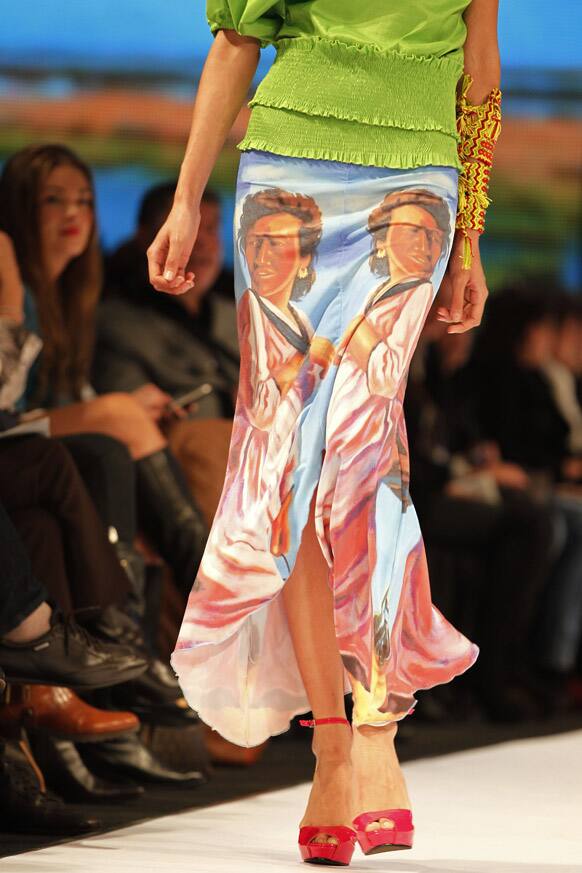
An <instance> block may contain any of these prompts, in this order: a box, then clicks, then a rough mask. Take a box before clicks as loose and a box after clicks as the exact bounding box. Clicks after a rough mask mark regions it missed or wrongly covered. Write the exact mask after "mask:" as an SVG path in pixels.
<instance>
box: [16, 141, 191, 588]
mask: <svg viewBox="0 0 582 873" xmlns="http://www.w3.org/2000/svg"><path fill="white" fill-rule="evenodd" d="M94 201H95V193H94V188H93V181H92V176H91V171H90V170H89V167H88V166H87V165H86V164H85V163H84V162H83V161H82V160H81V159H80V158H79V157H78V156H77V155H76V154H75V153H74V152H72V151H71V150H70V149H68V148H66V147H64V146H61V145H41V146H29V147H28V148H25V149H22V150H21V151H20V152H17V153H16V154H15V155H13V156H12V158H10V160H9V161H8V162H7V163H6V165H5V167H4V169H3V171H2V174H1V176H0V204H1V206H0V231H2V232H3V239H4V245H3V246H2V252H3V261H4V262H5V263H3V264H2V273H3V274H4V275H8V276H10V277H12V278H11V281H10V282H4V283H3V284H2V288H1V289H0V307H1V310H2V312H1V314H2V316H3V317H4V318H8V319H10V320H11V322H12V323H13V324H15V325H17V324H22V323H24V324H25V326H26V328H27V329H28V330H29V331H30V332H34V333H38V334H40V336H41V338H42V342H43V349H42V353H41V355H40V358H39V359H38V362H37V363H38V366H37V365H36V364H35V365H34V366H33V368H32V370H31V374H30V376H29V379H28V383H27V387H26V393H25V401H24V402H25V405H27V406H30V405H31V404H33V405H35V406H36V405H42V406H45V407H47V410H48V411H47V415H48V417H49V420H50V431H51V436H55V437H65V436H66V437H67V438H69V437H70V436H71V435H75V434H88V433H101V434H106V435H108V436H110V437H114V438H116V439H117V440H119V441H120V442H122V443H124V444H125V446H127V449H128V450H129V452H130V454H131V456H132V458H133V459H134V462H135V469H136V473H137V493H138V495H139V498H140V500H139V508H140V513H141V519H140V520H141V524H142V527H143V528H144V529H145V530H146V532H147V533H148V535H149V536H150V537H151V539H152V541H153V542H154V544H155V546H156V547H157V548H158V549H159V551H160V552H161V554H162V556H163V557H164V558H165V560H166V561H167V562H168V563H169V565H170V566H171V567H172V569H173V571H174V575H175V578H176V582H177V584H178V585H179V586H181V587H182V588H184V589H185V588H187V587H189V585H190V583H191V580H192V577H193V575H194V574H195V572H196V569H197V567H198V563H199V560H200V555H201V552H202V549H203V546H204V542H205V539H206V526H205V523H204V521H203V519H202V517H201V515H200V512H199V510H198V507H197V506H196V505H195V504H194V502H193V500H192V498H191V496H190V493H189V490H188V487H187V485H186V482H185V480H184V478H183V475H182V472H181V470H180V468H179V466H178V464H177V462H176V461H175V459H174V458H173V456H172V455H171V454H170V452H169V450H168V447H167V443H166V438H165V436H164V434H163V432H162V430H161V429H160V423H161V420H162V416H163V410H164V407H165V405H166V404H167V402H168V400H169V399H170V398H169V396H168V395H166V394H165V393H164V392H162V391H159V390H158V389H157V388H156V387H155V386H154V385H144V386H142V387H141V388H138V389H137V390H136V391H134V392H132V393H121V392H119V393H109V394H104V395H101V396H99V397H98V396H96V394H95V392H94V391H93V390H92V388H91V386H90V384H89V381H88V376H89V370H90V365H91V359H92V355H93V340H94V330H95V311H96V306H97V302H98V299H99V295H100V292H101V255H100V251H99V244H98V235H97V223H96V221H95V208H94ZM8 262H9V263H8ZM68 445H69V448H70V449H71V451H73V452H74V450H75V445H74V441H71V440H70V439H69V440H68ZM132 499H133V498H132Z"/></svg>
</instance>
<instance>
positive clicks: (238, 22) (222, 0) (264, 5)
mask: <svg viewBox="0 0 582 873" xmlns="http://www.w3.org/2000/svg"><path fill="white" fill-rule="evenodd" d="M206 18H207V19H208V24H209V26H210V30H211V32H212V33H216V31H217V30H221V29H226V30H236V31H237V33H240V35H241V36H253V37H254V38H255V39H259V40H260V41H261V46H263V47H264V46H266V45H269V44H270V43H272V42H273V41H274V40H275V38H276V36H277V33H278V32H279V29H280V27H281V25H282V24H283V22H284V20H285V0H206Z"/></svg>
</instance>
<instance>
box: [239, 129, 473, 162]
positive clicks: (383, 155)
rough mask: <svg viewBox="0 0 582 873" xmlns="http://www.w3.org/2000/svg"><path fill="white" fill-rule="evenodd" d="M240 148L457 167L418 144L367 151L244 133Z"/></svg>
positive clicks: (330, 158) (299, 155) (334, 158)
mask: <svg viewBox="0 0 582 873" xmlns="http://www.w3.org/2000/svg"><path fill="white" fill-rule="evenodd" d="M237 149H239V150H240V151H250V150H252V149H255V150H257V151H261V152H271V153H272V154H275V155H282V156H283V157H289V158H310V159H313V160H324V161H340V162H342V163H347V164H358V165H360V166H364V167H393V168H395V169H398V170H406V169H411V168H412V167H428V166H432V167H443V166H444V167H450V168H451V169H459V168H458V167H457V166H456V165H453V164H451V163H450V161H449V160H447V158H446V157H445V156H444V155H443V154H438V153H435V152H434V151H432V150H424V149H422V148H419V149H415V150H414V151H411V152H402V151H398V152H369V151H357V150H351V149H347V150H346V149H334V148H332V147H330V146H323V145H321V146H317V147H313V148H309V147H306V146H296V145H292V144H291V145H286V146H281V145H279V144H277V143H274V142H273V141H272V140H266V139H260V138H257V137H245V138H244V139H242V140H241V141H240V142H239V143H238V144H237Z"/></svg>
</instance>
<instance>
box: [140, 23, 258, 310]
mask: <svg viewBox="0 0 582 873" xmlns="http://www.w3.org/2000/svg"><path fill="white" fill-rule="evenodd" d="M259 51H260V42H259V40H258V39H254V38H253V37H247V36H240V35H239V34H238V33H237V32H236V31H234V30H219V31H218V33H217V35H216V38H215V40H214V43H213V45H212V48H211V49H210V52H209V53H208V57H207V59H206V63H205V64H204V69H203V71H202V76H201V78H200V85H199V87H198V92H197V94H196V100H195V103H194V111H193V116H192V127H191V130H190V137H189V139H188V145H187V146H186V152H185V155H184V159H183V161H182V167H181V170H180V176H179V180H178V187H177V189H176V196H175V198H174V205H173V207H172V211H171V212H170V215H169V216H168V218H167V220H166V222H165V223H164V225H163V226H162V228H161V229H160V231H159V233H158V235H157V236H156V238H155V240H154V241H153V243H152V244H151V246H150V247H149V249H148V267H149V275H150V282H151V283H152V285H153V286H154V288H156V290H158V291H166V292H169V293H171V294H182V293H183V292H184V291H187V290H188V289H189V288H191V287H192V285H193V281H192V280H193V279H194V276H193V274H192V273H188V274H187V275H186V265H187V263H188V259H189V258H190V254H191V252H192V248H193V246H194V242H195V240H196V234H197V232H198V225H199V223H200V200H201V197H202V193H203V191H204V188H205V187H206V183H207V182H208V178H209V176H210V173H211V171H212V168H213V166H214V163H215V161H216V158H217V157H218V154H219V152H220V150H221V148H222V147H223V145H224V141H225V140H226V137H227V136H228V133H229V131H230V129H231V127H232V125H233V123H234V121H235V119H236V117H237V115H238V113H239V112H240V109H241V107H242V105H243V103H244V101H245V100H246V97H247V93H248V90H249V87H250V84H251V82H252V79H253V76H254V74H255V72H256V69H257V64H258V61H259Z"/></svg>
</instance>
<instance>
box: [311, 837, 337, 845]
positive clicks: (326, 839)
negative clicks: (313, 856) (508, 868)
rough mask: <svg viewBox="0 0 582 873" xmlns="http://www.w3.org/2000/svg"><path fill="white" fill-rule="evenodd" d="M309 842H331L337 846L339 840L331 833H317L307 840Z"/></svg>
mask: <svg viewBox="0 0 582 873" xmlns="http://www.w3.org/2000/svg"><path fill="white" fill-rule="evenodd" d="M309 842H310V843H332V844H333V845H334V846H337V844H338V842H339V840H338V838H337V837H335V836H333V834H317V836H315V837H312V838H311V839H310V840H309Z"/></svg>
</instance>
